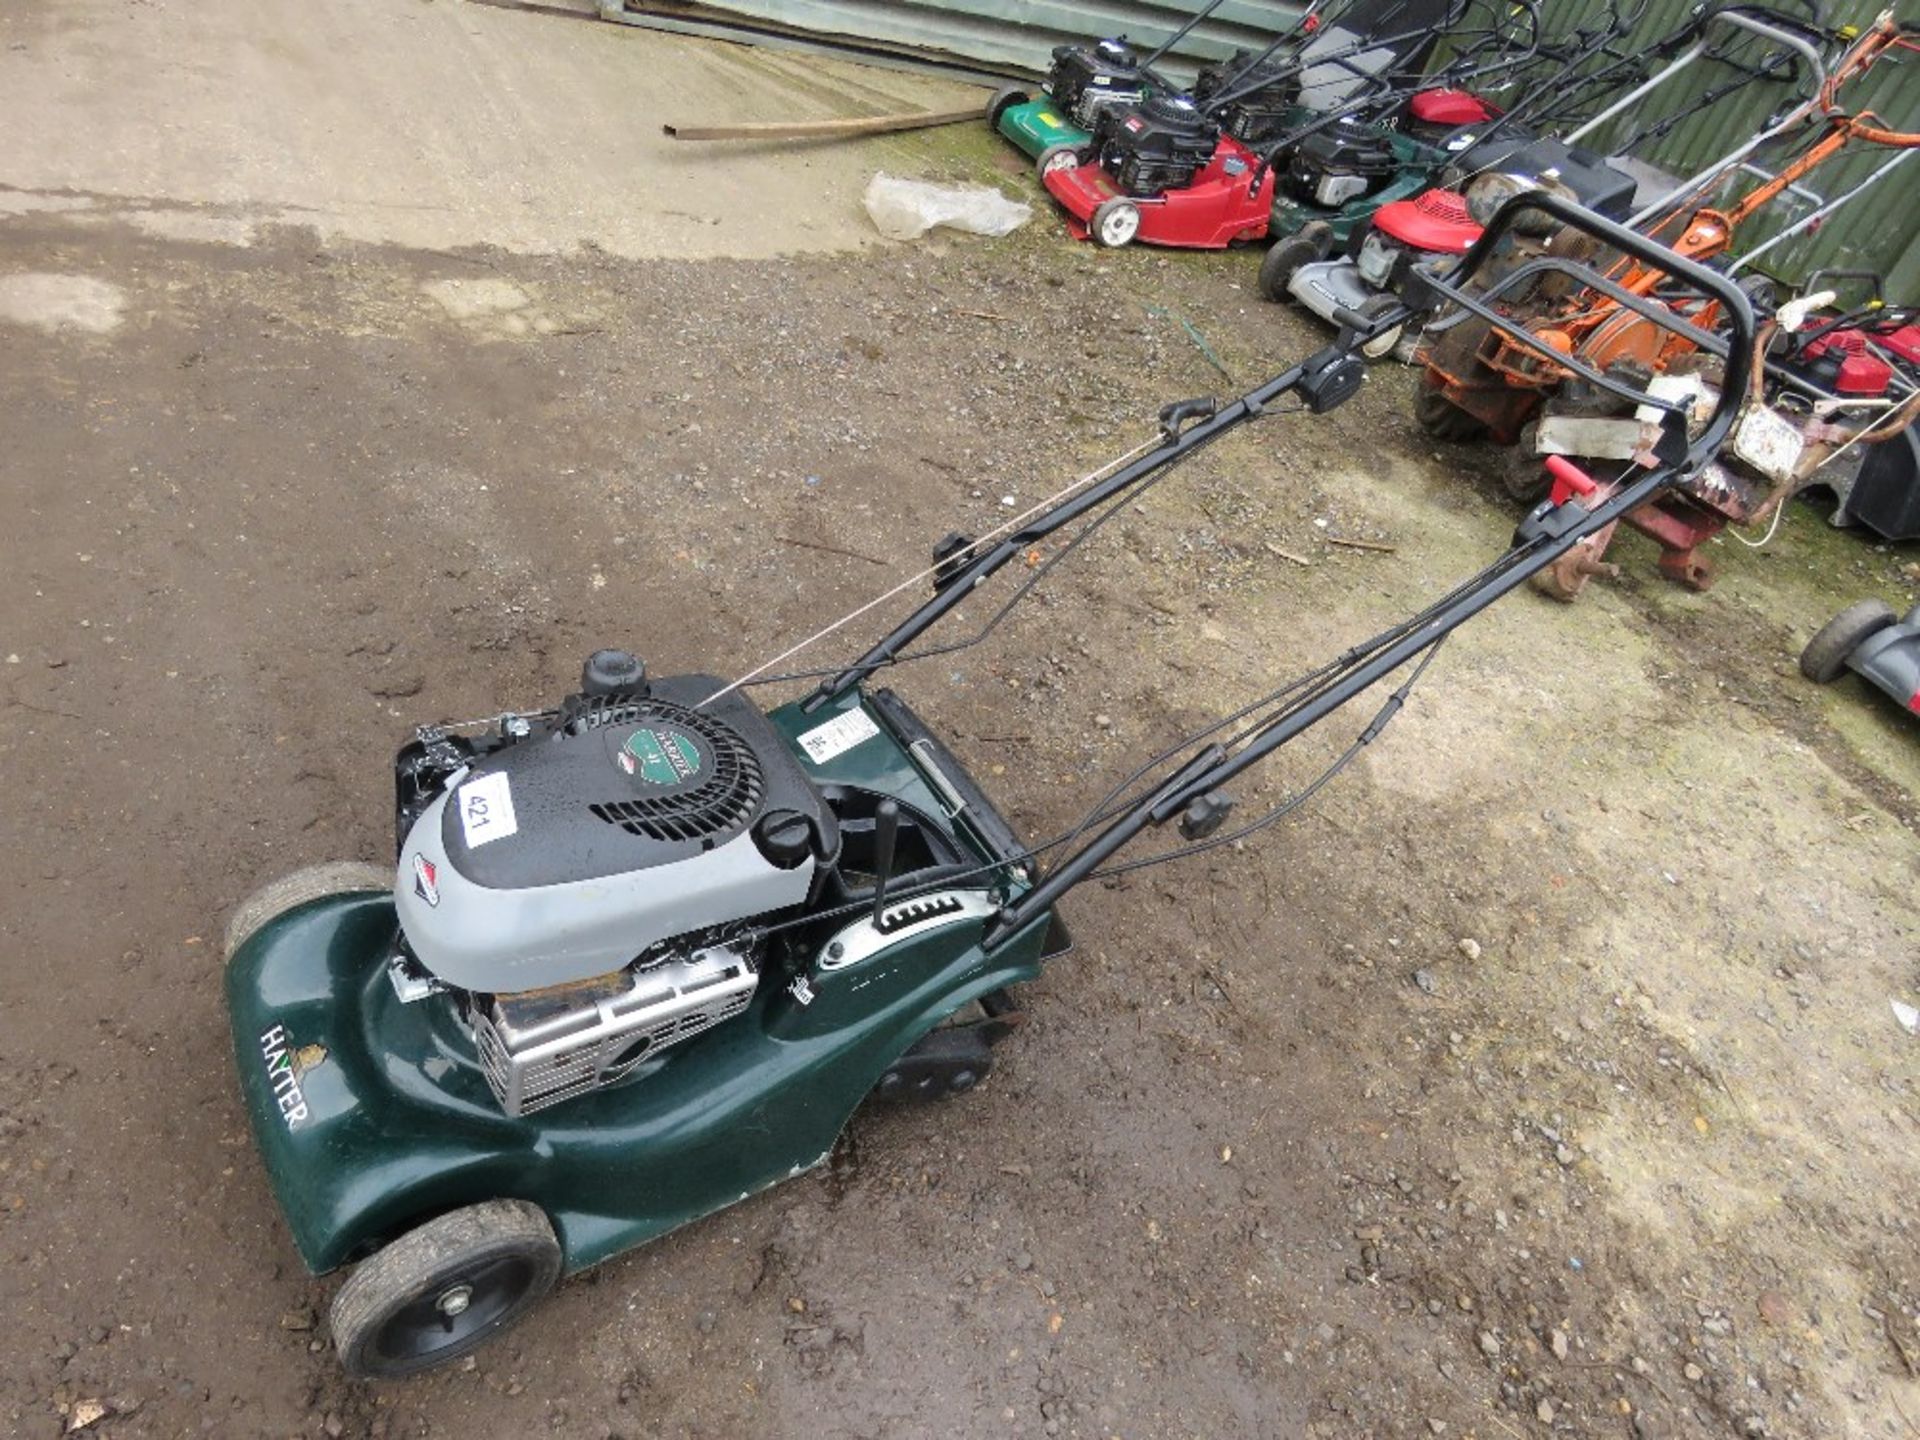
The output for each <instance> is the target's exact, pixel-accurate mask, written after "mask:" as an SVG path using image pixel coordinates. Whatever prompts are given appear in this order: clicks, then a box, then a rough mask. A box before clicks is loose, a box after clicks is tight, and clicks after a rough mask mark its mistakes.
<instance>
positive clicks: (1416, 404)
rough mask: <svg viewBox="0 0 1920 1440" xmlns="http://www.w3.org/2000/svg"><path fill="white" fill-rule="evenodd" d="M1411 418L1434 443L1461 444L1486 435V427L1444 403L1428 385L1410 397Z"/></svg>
mask: <svg viewBox="0 0 1920 1440" xmlns="http://www.w3.org/2000/svg"><path fill="white" fill-rule="evenodd" d="M1413 418H1414V419H1416V420H1418V421H1419V422H1420V428H1421V429H1422V430H1424V431H1426V432H1427V434H1429V435H1431V436H1432V437H1433V438H1434V439H1436V440H1452V441H1455V442H1462V443H1463V442H1465V441H1468V440H1478V439H1479V438H1480V437H1481V436H1482V435H1485V434H1486V433H1487V427H1486V425H1485V424H1484V423H1483V422H1481V421H1480V420H1477V419H1475V418H1474V417H1473V416H1471V415H1469V414H1468V413H1467V412H1466V411H1464V410H1462V409H1461V408H1460V407H1459V406H1458V405H1456V404H1454V403H1453V402H1452V401H1451V400H1449V399H1447V397H1446V396H1445V395H1442V394H1441V393H1440V392H1439V391H1438V390H1436V389H1434V388H1433V387H1432V386H1431V385H1427V384H1422V385H1421V386H1420V388H1419V389H1418V390H1416V391H1415V392H1414V395H1413Z"/></svg>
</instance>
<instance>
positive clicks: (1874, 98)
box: [1576, 0, 1920, 299]
mask: <svg viewBox="0 0 1920 1440" xmlns="http://www.w3.org/2000/svg"><path fill="white" fill-rule="evenodd" d="M1690 4H1691V0H1653V4H1652V5H1651V6H1650V8H1649V11H1648V14H1647V16H1646V18H1645V19H1644V20H1643V21H1642V22H1641V25H1640V27H1639V29H1638V31H1637V33H1639V34H1642V35H1658V34H1660V33H1662V32H1663V31H1665V30H1668V29H1671V28H1672V27H1673V26H1675V25H1677V24H1678V23H1679V21H1680V20H1681V18H1683V16H1684V15H1685V13H1686V11H1687V10H1688V9H1689V8H1690ZM1883 4H1884V0H1833V3H1832V4H1830V6H1829V11H1830V14H1831V16H1832V18H1833V19H1834V21H1835V22H1836V23H1837V22H1841V21H1850V22H1853V23H1856V24H1860V25H1866V24H1869V23H1871V22H1872V20H1873V19H1874V17H1875V16H1876V15H1878V14H1879V12H1880V10H1881V9H1882V8H1883ZM1576 7H1577V8H1579V9H1581V10H1583V11H1585V12H1586V13H1597V11H1598V10H1599V8H1600V7H1599V4H1598V3H1596V0H1576ZM1756 43H1757V42H1756ZM1916 62H1920V56H1912V57H1909V58H1908V59H1907V60H1906V61H1904V62H1898V61H1896V60H1894V59H1893V58H1892V57H1889V58H1888V59H1887V60H1883V61H1882V62H1881V63H1880V64H1879V65H1877V66H1876V67H1875V68H1874V70H1873V71H1872V72H1871V73H1870V74H1869V75H1867V77H1866V78H1865V79H1864V80H1863V81H1860V82H1858V83H1855V84H1852V85H1849V86H1848V87H1847V88H1846V89H1845V90H1844V91H1843V92H1842V96H1841V98H1842V100H1843V101H1845V102H1847V104H1848V105H1849V107H1850V108H1853V109H1856V110H1857V109H1860V108H1870V109H1873V110H1874V111H1876V112H1877V113H1878V114H1879V115H1880V116H1881V117H1882V118H1883V119H1884V120H1885V121H1886V122H1887V123H1888V125H1889V126H1890V127H1891V128H1895V129H1906V130H1920V77H1917V76H1916V69H1920V65H1917V64H1916ZM1690 74H1692V75H1693V76H1695V77H1698V83H1694V84H1690V83H1689V82H1688V81H1687V80H1685V79H1681V80H1676V81H1674V83H1673V84H1672V85H1671V86H1670V87H1668V88H1667V89H1666V90H1665V91H1663V92H1661V93H1659V94H1656V95H1653V96H1650V97H1649V98H1648V100H1647V102H1646V103H1645V104H1644V105H1642V106H1640V107H1638V108H1636V110H1635V111H1634V112H1633V113H1632V114H1630V115H1627V116H1623V117H1622V118H1621V119H1620V120H1619V121H1617V122H1615V123H1613V124H1611V125H1609V126H1607V127H1606V128H1605V129H1604V130H1602V131H1600V132H1599V133H1598V134H1596V135H1595V136H1592V137H1589V139H1588V142H1587V143H1589V144H1591V145H1593V146H1594V148H1596V149H1602V150H1604V149H1608V148H1610V145H1611V144H1612V143H1614V142H1618V141H1619V140H1621V139H1622V138H1624V137H1626V136H1628V135H1630V134H1633V133H1641V134H1644V133H1646V132H1647V131H1648V130H1649V129H1653V128H1657V127H1658V126H1659V124H1660V123H1661V122H1662V121H1663V120H1665V119H1667V118H1669V117H1671V116H1672V115H1673V114H1674V112H1675V111H1676V110H1678V109H1680V108H1681V107H1683V106H1684V105H1686V104H1688V103H1690V102H1691V101H1692V100H1693V99H1694V98H1696V97H1697V96H1698V95H1699V94H1700V93H1701V85H1703V84H1704V85H1716V84H1718V83H1720V82H1721V81H1724V80H1725V79H1727V78H1728V72H1727V71H1726V70H1724V69H1722V68H1719V67H1715V66H1712V65H1701V66H1699V67H1697V68H1696V69H1695V70H1694V71H1692V72H1690ZM1788 99H1789V88H1788V87H1787V86H1785V85H1783V84H1778V83H1762V84H1754V85H1751V86H1748V87H1747V88H1745V89H1743V90H1741V91H1739V92H1737V93H1734V94H1731V95H1727V96H1725V97H1724V98H1722V99H1720V100H1718V101H1716V102H1715V104H1714V105H1713V107H1712V108H1711V109H1710V110H1708V111H1705V112H1703V113H1702V114H1699V115H1696V116H1693V117H1692V118H1690V119H1687V120H1685V121H1683V122H1682V123H1680V124H1679V125H1678V126H1676V127H1675V128H1674V129H1673V130H1672V131H1671V133H1669V134H1666V135H1662V136H1659V137H1657V138H1655V139H1654V140H1652V142H1651V143H1650V144H1648V145H1647V146H1646V147H1645V148H1644V149H1641V150H1638V151H1636V154H1638V155H1640V157H1641V158H1644V159H1648V160H1651V161H1653V162H1654V163H1656V164H1658V165H1660V166H1661V167H1662V168H1663V169H1665V170H1667V171H1669V172H1671V173H1673V174H1675V175H1680V176H1686V175H1692V174H1695V173H1697V172H1698V171H1700V170H1703V169H1705V168H1706V167H1707V166H1708V165H1709V164H1710V163H1712V161H1713V160H1714V159H1716V158H1717V157H1718V156H1720V155H1723V154H1725V153H1726V152H1727V151H1729V150H1731V149H1732V148H1733V147H1734V146H1736V145H1737V144H1739V143H1740V142H1741V141H1743V140H1745V139H1748V138H1750V137H1752V136H1753V135H1755V134H1757V133H1758V132H1759V131H1760V130H1761V129H1763V128H1764V127H1765V126H1766V124H1767V121H1768V117H1769V116H1770V115H1771V114H1773V113H1774V111H1775V110H1776V109H1777V108H1779V107H1781V106H1783V105H1784V104H1786V103H1787V101H1788ZM1892 153H1893V152H1890V151H1887V150H1884V149H1879V148H1875V147H1867V146H1859V147H1856V148H1855V149H1853V150H1851V151H1849V152H1847V153H1845V154H1843V155H1841V156H1840V157H1838V158H1837V159H1836V160H1833V161H1830V162H1829V163H1828V164H1826V165H1824V166H1822V167H1821V168H1820V169H1819V170H1818V171H1816V172H1815V173H1814V174H1813V175H1812V176H1810V177H1809V178H1808V181H1807V187H1808V188H1809V189H1810V190H1812V191H1814V192H1816V193H1818V194H1819V195H1821V196H1823V197H1827V198H1831V197H1833V196H1836V195H1839V194H1841V193H1843V192H1844V191H1846V190H1849V189H1851V188H1852V187H1854V186H1855V185H1857V184H1859V183H1860V182H1861V181H1862V180H1864V179H1866V177H1867V176H1868V175H1869V174H1870V173H1871V172H1873V171H1874V170H1875V169H1877V168H1878V167H1879V166H1881V165H1883V164H1885V163H1886V161H1887V160H1888V159H1889V158H1890V156H1891V154H1892ZM1756 158H1757V160H1758V162H1759V163H1762V164H1765V165H1767V166H1768V168H1777V162H1779V161H1781V160H1783V159H1784V158H1788V157H1783V156H1777V155H1766V154H1763V155H1761V156H1759V157H1756ZM1736 193H1738V192H1737V191H1736ZM1812 208H1813V206H1812V204H1811V202H1807V201H1802V200H1799V199H1797V198H1792V197H1789V198H1784V199H1782V200H1780V201H1776V202H1775V204H1774V205H1773V206H1772V207H1771V208H1770V209H1769V210H1768V211H1767V212H1765V213H1763V214H1762V215H1759V216H1756V217H1754V219H1753V220H1751V221H1749V222H1748V224H1747V225H1745V226H1743V227H1742V229H1741V231H1740V235H1739V239H1738V240H1737V242H1736V244H1735V252H1736V254H1740V253H1744V252H1745V251H1747V250H1750V249H1753V248H1755V247H1757V246H1759V245H1761V244H1763V243H1764V242H1765V241H1766V240H1768V239H1770V238H1771V237H1772V236H1773V235H1775V234H1776V233H1777V232H1778V231H1780V230H1781V229H1783V228H1785V227H1786V226H1787V225H1790V224H1791V223H1792V222H1793V221H1795V220H1799V219H1801V218H1804V217H1805V216H1806V215H1807V214H1808V213H1809V212H1810V211H1811V210H1812ZM1821 266H1847V267H1856V268H1867V269H1874V270H1879V271H1880V272H1881V273H1882V274H1884V275H1885V276H1886V277H1887V280H1888V295H1889V298H1907V299H1920V160H1913V161H1908V162H1905V163H1903V164H1902V165H1900V166H1899V167H1898V168H1896V169H1895V170H1893V171H1892V172H1891V173H1889V174H1888V175H1887V177H1886V178H1885V179H1883V180H1881V181H1879V182H1878V183H1876V184H1874V185H1872V186H1871V187H1870V188H1868V189H1867V190H1865V191H1863V192H1862V193H1861V194H1860V195H1859V196H1857V197H1856V198H1855V199H1853V200H1852V201H1850V202H1848V204H1846V205H1845V206H1844V207H1843V208H1841V209H1840V210H1838V211H1836V212H1835V213H1834V214H1833V215H1832V216H1831V217H1829V218H1828V219H1826V220H1825V221H1823V222H1821V223H1820V224H1819V225H1818V226H1817V227H1816V228H1815V229H1813V230H1811V231H1809V232H1807V233H1806V234H1804V235H1802V236H1799V237H1796V238H1795V239H1792V240H1789V241H1786V242H1784V243H1782V244H1781V245H1779V246H1777V247H1775V248H1774V249H1772V250H1769V251H1768V252H1767V253H1766V254H1765V255H1764V256H1763V257H1761V259H1760V261H1759V262H1758V268H1760V269H1762V270H1765V271H1766V272H1768V273H1769V274H1772V275H1775V276H1777V277H1779V278H1781V279H1784V280H1788V281H1796V280H1798V279H1799V278H1800V277H1802V276H1804V275H1806V274H1807V273H1808V272H1809V271H1811V270H1813V269H1815V268H1818V267H1821Z"/></svg>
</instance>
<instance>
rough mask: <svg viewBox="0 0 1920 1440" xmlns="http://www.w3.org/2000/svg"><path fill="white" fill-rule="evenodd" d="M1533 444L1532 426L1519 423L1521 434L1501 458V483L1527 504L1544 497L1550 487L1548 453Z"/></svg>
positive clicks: (1512, 494) (1511, 493)
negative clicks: (1543, 453) (1540, 450)
mask: <svg viewBox="0 0 1920 1440" xmlns="http://www.w3.org/2000/svg"><path fill="white" fill-rule="evenodd" d="M1533 446H1534V427H1533V426H1531V425H1522V426H1521V427H1520V438H1519V439H1518V440H1516V441H1515V442H1514V445H1513V448H1512V449H1511V450H1509V451H1507V453H1506V454H1505V455H1503V456H1502V457H1501V459H1500V487H1501V488H1502V489H1503V490H1505V491H1506V492H1507V494H1509V495H1511V496H1512V497H1513V498H1514V499H1516V500H1518V501H1519V502H1520V503H1521V504H1522V505H1526V506H1528V507H1532V506H1534V505H1537V504H1539V503H1540V502H1541V501H1542V500H1544V499H1546V498H1547V492H1548V491H1549V490H1551V489H1552V488H1553V477H1552V476H1551V475H1549V474H1547V466H1546V458H1547V457H1546V456H1544V455H1542V454H1541V453H1540V452H1539V451H1537V450H1535V449H1534V448H1533Z"/></svg>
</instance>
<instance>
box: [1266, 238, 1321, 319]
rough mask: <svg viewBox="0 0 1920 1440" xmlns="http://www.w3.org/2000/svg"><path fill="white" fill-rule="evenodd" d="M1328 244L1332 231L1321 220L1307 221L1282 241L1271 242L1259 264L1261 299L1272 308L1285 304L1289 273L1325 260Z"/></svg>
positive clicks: (1290, 275) (1287, 295)
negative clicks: (1271, 303) (1272, 306)
mask: <svg viewBox="0 0 1920 1440" xmlns="http://www.w3.org/2000/svg"><path fill="white" fill-rule="evenodd" d="M1332 243H1333V231H1332V230H1330V229H1329V228H1328V227H1327V225H1326V222H1325V221H1321V220H1313V221H1310V222H1308V223H1307V224H1305V225H1302V226H1301V227H1300V228H1299V229H1298V230H1296V231H1294V233H1293V234H1291V235H1289V236H1287V237H1286V238H1285V239H1282V240H1276V241H1274V242H1273V244H1271V245H1269V246H1268V247H1267V253H1266V255H1265V256H1264V257H1262V259H1261V261H1260V281H1259V286H1260V293H1261V295H1262V296H1264V297H1265V298H1266V299H1268V300H1271V301H1273V303H1274V304H1276V305H1284V304H1286V303H1287V301H1288V300H1290V299H1292V298H1293V296H1292V294H1291V293H1290V292H1289V291H1288V289H1287V285H1288V282H1290V281H1291V280H1292V279H1293V272H1294V271H1296V270H1298V269H1299V268H1300V267H1301V266H1302V265H1311V264H1313V262H1314V261H1316V260H1324V259H1326V258H1327V248H1328V247H1329V246H1330V245H1331V244H1332Z"/></svg>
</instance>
